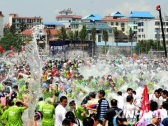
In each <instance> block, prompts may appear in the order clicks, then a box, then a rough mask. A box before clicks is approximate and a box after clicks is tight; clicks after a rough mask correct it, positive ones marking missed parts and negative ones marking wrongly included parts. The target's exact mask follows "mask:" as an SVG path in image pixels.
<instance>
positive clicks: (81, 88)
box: [0, 58, 168, 126]
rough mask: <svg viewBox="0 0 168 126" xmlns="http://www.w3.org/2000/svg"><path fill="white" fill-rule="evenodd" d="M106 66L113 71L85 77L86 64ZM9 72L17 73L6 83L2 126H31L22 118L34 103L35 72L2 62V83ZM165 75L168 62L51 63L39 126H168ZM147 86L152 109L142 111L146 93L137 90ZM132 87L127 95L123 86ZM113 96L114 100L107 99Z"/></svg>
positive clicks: (0, 89)
mask: <svg viewBox="0 0 168 126" xmlns="http://www.w3.org/2000/svg"><path fill="white" fill-rule="evenodd" d="M102 63H105V64H106V65H107V66H108V68H107V69H111V70H112V71H111V73H106V74H104V75H102V76H89V77H88V78H85V77H84V75H82V74H81V73H80V68H82V67H83V66H85V67H88V68H89V69H92V68H93V67H94V68H95V67H96V66H98V65H99V64H102ZM132 66H134V67H132ZM135 67H136V69H135V70H132V68H135ZM9 69H10V71H12V75H9V76H8V78H6V79H5V80H4V81H3V83H2V84H0V126H3V125H6V126H22V125H26V124H24V120H22V116H23V114H24V111H25V110H26V109H27V108H28V107H29V106H28V105H29V103H30V102H31V101H32V100H33V98H31V96H30V94H31V93H32V91H31V88H33V85H32V84H31V83H30V82H29V79H30V78H33V77H32V76H31V72H32V71H31V68H30V66H29V64H27V62H26V61H21V62H20V63H18V64H14V65H12V64H11V65H9V64H2V65H1V67H0V75H1V78H2V79H4V78H5V77H4V76H5V74H7V72H8V70H9ZM104 69H106V68H104ZM163 71H164V72H165V71H167V60H165V59H159V60H152V61H149V60H148V59H145V58H142V59H133V58H127V59H125V60H122V59H117V58H113V59H110V60H99V59H95V60H93V59H92V60H79V59H77V60H48V61H45V62H44V67H43V68H42V75H41V84H39V85H40V87H41V94H42V96H38V97H39V99H38V101H37V104H36V105H35V106H36V107H35V111H34V126H37V125H39V123H41V125H42V126H106V125H108V126H133V125H137V126H147V125H148V126H162V125H164V126H168V115H167V110H168V91H167V90H165V88H166V86H165V85H161V86H162V88H158V89H157V90H154V89H156V88H154V87H155V85H156V84H157V83H158V82H159V79H160V76H159V73H160V72H163ZM83 72H85V71H83ZM4 73H5V74H4ZM133 75H136V78H138V80H135V79H134V78H135V76H133ZM39 76H40V75H39ZM145 83H148V89H149V92H148V100H149V103H146V104H149V106H150V107H149V108H150V110H149V111H148V112H145V113H141V110H142V106H143V104H142V103H143V102H142V100H143V95H142V92H141V94H137V92H136V89H137V88H143V87H144V84H145ZM30 84H31V86H30ZM126 84H129V86H128V88H127V90H125V91H121V90H120V87H121V86H123V85H126ZM30 87H31V88H30ZM88 88H89V89H90V90H89V91H88V90H87V89H88ZM109 94H112V97H110V98H109V97H107V96H109ZM37 95H38V94H37ZM138 95H140V96H142V97H141V98H138ZM109 103H110V104H109ZM32 109H34V108H32ZM32 116H33V115H32Z"/></svg>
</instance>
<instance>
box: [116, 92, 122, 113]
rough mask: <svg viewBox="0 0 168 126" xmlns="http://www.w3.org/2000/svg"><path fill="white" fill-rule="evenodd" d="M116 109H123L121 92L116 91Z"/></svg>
mask: <svg viewBox="0 0 168 126" xmlns="http://www.w3.org/2000/svg"><path fill="white" fill-rule="evenodd" d="M116 99H117V107H118V108H120V109H122V110H123V109H124V98H123V96H122V92H121V91H118V92H117V98H116Z"/></svg>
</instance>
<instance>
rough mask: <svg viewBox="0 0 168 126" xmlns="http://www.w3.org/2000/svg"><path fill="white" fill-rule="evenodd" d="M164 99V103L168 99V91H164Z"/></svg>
mask: <svg viewBox="0 0 168 126" xmlns="http://www.w3.org/2000/svg"><path fill="white" fill-rule="evenodd" d="M162 97H163V101H166V100H167V99H168V91H167V90H163V91H162Z"/></svg>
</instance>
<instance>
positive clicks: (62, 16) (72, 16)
mask: <svg viewBox="0 0 168 126" xmlns="http://www.w3.org/2000/svg"><path fill="white" fill-rule="evenodd" d="M56 18H78V19H81V18H82V16H80V15H57V17H56Z"/></svg>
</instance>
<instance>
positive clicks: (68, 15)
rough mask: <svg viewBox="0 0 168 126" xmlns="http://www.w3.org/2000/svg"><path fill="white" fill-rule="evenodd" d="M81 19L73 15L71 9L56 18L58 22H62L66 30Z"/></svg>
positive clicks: (63, 11)
mask: <svg viewBox="0 0 168 126" xmlns="http://www.w3.org/2000/svg"><path fill="white" fill-rule="evenodd" d="M81 18H82V16H80V15H76V14H73V11H72V10H71V8H68V9H67V10H66V9H64V10H62V11H60V12H59V15H57V16H56V20H57V21H58V22H62V23H63V24H64V25H65V27H66V28H68V27H70V23H71V22H74V21H75V22H77V21H80V20H81Z"/></svg>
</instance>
